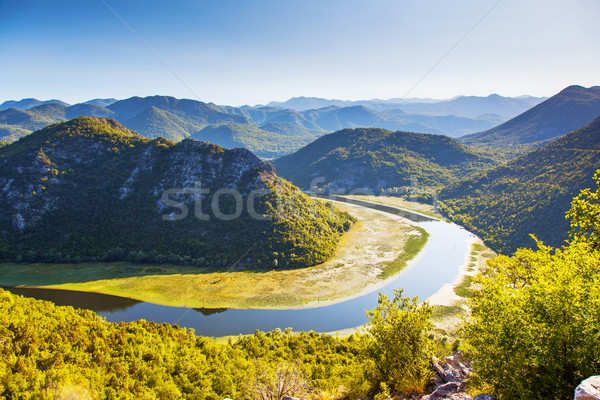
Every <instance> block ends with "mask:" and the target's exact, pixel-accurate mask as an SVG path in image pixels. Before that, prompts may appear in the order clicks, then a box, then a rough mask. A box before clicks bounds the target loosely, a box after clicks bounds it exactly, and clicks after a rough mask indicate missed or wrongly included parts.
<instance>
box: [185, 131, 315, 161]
mask: <svg viewBox="0 0 600 400" xmlns="http://www.w3.org/2000/svg"><path fill="white" fill-rule="evenodd" d="M286 125H289V124H285V123H283V122H281V123H270V124H268V125H267V126H266V127H267V128H268V129H272V130H271V131H268V130H265V129H262V128H260V127H257V126H255V125H253V124H233V123H230V124H218V125H209V126H207V127H205V128H204V129H202V130H200V131H198V132H196V133H194V134H192V135H191V136H190V138H191V139H196V140H203V141H207V142H211V143H214V144H218V145H219V146H223V147H226V148H234V147H243V148H246V149H252V151H253V152H254V153H255V154H256V155H257V156H259V157H263V158H273V157H277V156H279V155H281V154H287V153H290V152H292V151H294V150H296V149H298V148H299V147H302V146H304V145H306V144H308V143H310V142H312V141H313V140H315V139H316V138H317V137H318V134H315V133H313V131H310V130H308V129H303V128H299V127H298V128H297V129H293V130H292V129H288V130H285V127H286ZM292 126H293V125H292ZM276 129H277V130H279V132H274V130H276ZM281 132H283V133H281Z"/></svg>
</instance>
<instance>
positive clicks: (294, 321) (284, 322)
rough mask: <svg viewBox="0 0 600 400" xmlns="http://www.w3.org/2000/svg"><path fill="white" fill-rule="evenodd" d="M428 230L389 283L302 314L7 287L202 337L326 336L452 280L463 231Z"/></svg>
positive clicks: (462, 252)
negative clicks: (385, 299) (387, 302)
mask: <svg viewBox="0 0 600 400" xmlns="http://www.w3.org/2000/svg"><path fill="white" fill-rule="evenodd" d="M418 225H419V226H421V227H423V228H424V229H425V230H426V231H427V232H429V235H430V236H429V240H428V241H427V243H426V245H425V247H424V249H423V250H422V251H421V253H420V254H419V255H418V256H417V257H418V259H417V261H416V262H414V263H412V265H411V266H410V267H409V268H406V269H404V270H403V271H402V272H401V273H400V274H399V275H397V277H396V278H395V279H394V280H392V281H390V283H389V284H388V285H387V286H385V287H383V288H381V289H379V290H377V291H374V292H372V293H368V294H365V295H363V296H361V297H357V298H354V299H350V300H347V301H344V302H341V303H338V304H333V305H327V306H323V307H315V308H310V309H301V310H235V309H229V310H227V309H222V308H220V309H205V308H203V309H192V308H183V307H167V306H160V305H156V304H151V303H145V302H138V301H135V300H131V299H125V298H121V297H116V296H108V295H101V294H96V293H86V292H75V291H68V290H52V289H33V288H11V289H9V290H11V291H12V292H14V293H17V294H22V295H25V296H30V297H35V298H39V299H43V300H51V301H53V302H55V303H56V304H59V305H72V306H75V307H81V308H88V309H91V310H94V311H96V312H97V313H98V314H99V315H101V316H103V317H105V318H106V320H107V321H110V322H121V321H125V322H128V321H135V320H138V319H145V320H147V321H155V322H158V323H162V322H167V323H170V324H177V325H179V326H184V327H188V328H193V329H195V331H196V333H197V334H199V335H205V336H225V335H237V334H249V333H253V332H254V331H255V330H257V329H260V330H261V331H269V330H273V329H275V328H281V329H285V328H288V327H291V328H292V329H293V330H294V331H302V330H304V331H310V330H313V331H317V332H329V331H336V330H342V329H346V328H352V327H355V326H359V325H362V324H364V323H365V322H367V317H366V310H369V309H372V308H374V307H376V306H377V299H378V297H379V293H382V294H385V295H387V296H393V289H395V288H404V295H405V296H418V297H419V299H421V300H423V299H427V298H428V297H430V296H431V295H433V294H434V293H435V292H436V291H437V290H438V289H439V288H440V287H442V286H443V285H444V284H446V283H451V282H453V281H454V279H455V278H456V276H457V275H458V273H459V270H460V266H461V265H462V264H463V263H464V262H465V259H466V257H467V256H468V255H469V252H470V247H469V238H470V237H473V235H472V234H471V233H469V232H468V231H466V230H465V229H463V228H461V227H459V226H457V225H455V224H450V223H447V222H443V221H425V222H419V223H418Z"/></svg>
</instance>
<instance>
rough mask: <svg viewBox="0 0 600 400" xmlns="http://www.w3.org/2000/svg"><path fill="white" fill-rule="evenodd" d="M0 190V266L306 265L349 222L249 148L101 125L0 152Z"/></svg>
mask: <svg viewBox="0 0 600 400" xmlns="http://www.w3.org/2000/svg"><path fill="white" fill-rule="evenodd" d="M32 160H33V161H32ZM196 185H201V187H197V186H196ZM0 187H2V188H3V190H2V191H1V192H0V206H1V207H0V221H2V222H1V223H2V230H1V231H0V258H1V259H5V260H14V261H27V262H37V261H44V262H55V263H56V262H81V261H118V260H125V261H132V262H143V263H177V264H187V265H199V266H212V267H224V266H229V265H232V264H235V265H237V266H238V267H241V268H277V267H278V268H285V267H300V266H309V265H315V264H317V263H320V262H323V261H325V260H326V259H328V258H329V257H330V256H331V254H332V253H333V251H334V250H335V246H336V244H337V242H338V240H339V239H340V237H341V235H342V234H343V233H344V232H346V231H348V229H350V227H351V226H352V223H353V222H354V219H353V218H352V217H351V216H349V215H348V214H347V213H343V212H340V211H339V210H337V209H336V208H335V207H334V206H332V205H330V204H326V203H323V202H319V201H316V200H313V199H310V198H309V197H308V196H306V195H304V194H303V193H301V192H300V191H299V190H298V188H296V187H294V186H293V185H291V184H290V183H289V182H286V181H284V180H282V179H280V178H278V177H277V176H276V175H275V172H274V170H273V168H272V166H270V165H269V164H266V163H263V162H262V161H260V159H258V158H257V157H256V156H254V155H253V154H252V153H250V152H249V151H248V150H245V149H234V150H226V149H223V148H222V147H220V146H217V145H211V144H208V143H205V142H198V141H194V140H184V141H182V142H180V143H177V144H176V143H173V142H170V141H168V140H166V139H162V138H159V139H154V140H150V139H146V138H144V137H142V136H140V135H138V134H136V133H135V132H132V131H129V130H127V129H126V128H124V127H123V126H122V125H120V124H118V123H117V122H115V121H114V120H107V119H101V118H90V117H80V118H77V119H74V120H71V121H69V122H65V123H60V124H56V125H52V126H49V127H47V128H45V129H43V130H40V131H38V132H35V133H33V134H31V135H28V136H26V137H24V138H22V139H21V140H19V141H17V142H15V143H13V144H11V145H9V146H6V147H3V148H2V149H0ZM165 193H167V196H166V197H165Z"/></svg>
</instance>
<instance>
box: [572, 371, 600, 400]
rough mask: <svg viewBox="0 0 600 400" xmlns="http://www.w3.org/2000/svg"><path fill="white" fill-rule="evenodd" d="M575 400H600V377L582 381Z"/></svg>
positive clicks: (576, 390) (576, 391)
mask: <svg viewBox="0 0 600 400" xmlns="http://www.w3.org/2000/svg"><path fill="white" fill-rule="evenodd" d="M575 400H600V375H595V376H591V377H589V378H587V379H586V380H584V381H582V382H581V383H580V384H579V386H577V389H575Z"/></svg>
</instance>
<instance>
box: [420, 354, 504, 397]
mask: <svg viewBox="0 0 600 400" xmlns="http://www.w3.org/2000/svg"><path fill="white" fill-rule="evenodd" d="M431 365H432V367H433V369H434V370H435V373H434V374H433V380H434V383H435V386H436V388H435V390H434V391H433V392H432V393H431V394H429V395H426V396H424V397H422V398H421V400H494V397H493V396H490V395H487V394H485V393H483V394H479V395H477V396H475V397H474V398H473V397H471V395H470V394H468V393H466V392H465V391H464V389H465V384H466V383H467V381H468V380H469V379H470V378H471V375H472V374H473V369H472V368H471V365H470V364H469V362H468V361H466V360H465V359H464V357H463V353H462V351H459V352H457V353H456V354H455V355H453V356H450V357H446V358H445V359H444V360H443V361H442V360H438V359H437V358H435V357H434V358H433V359H432V360H431Z"/></svg>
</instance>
